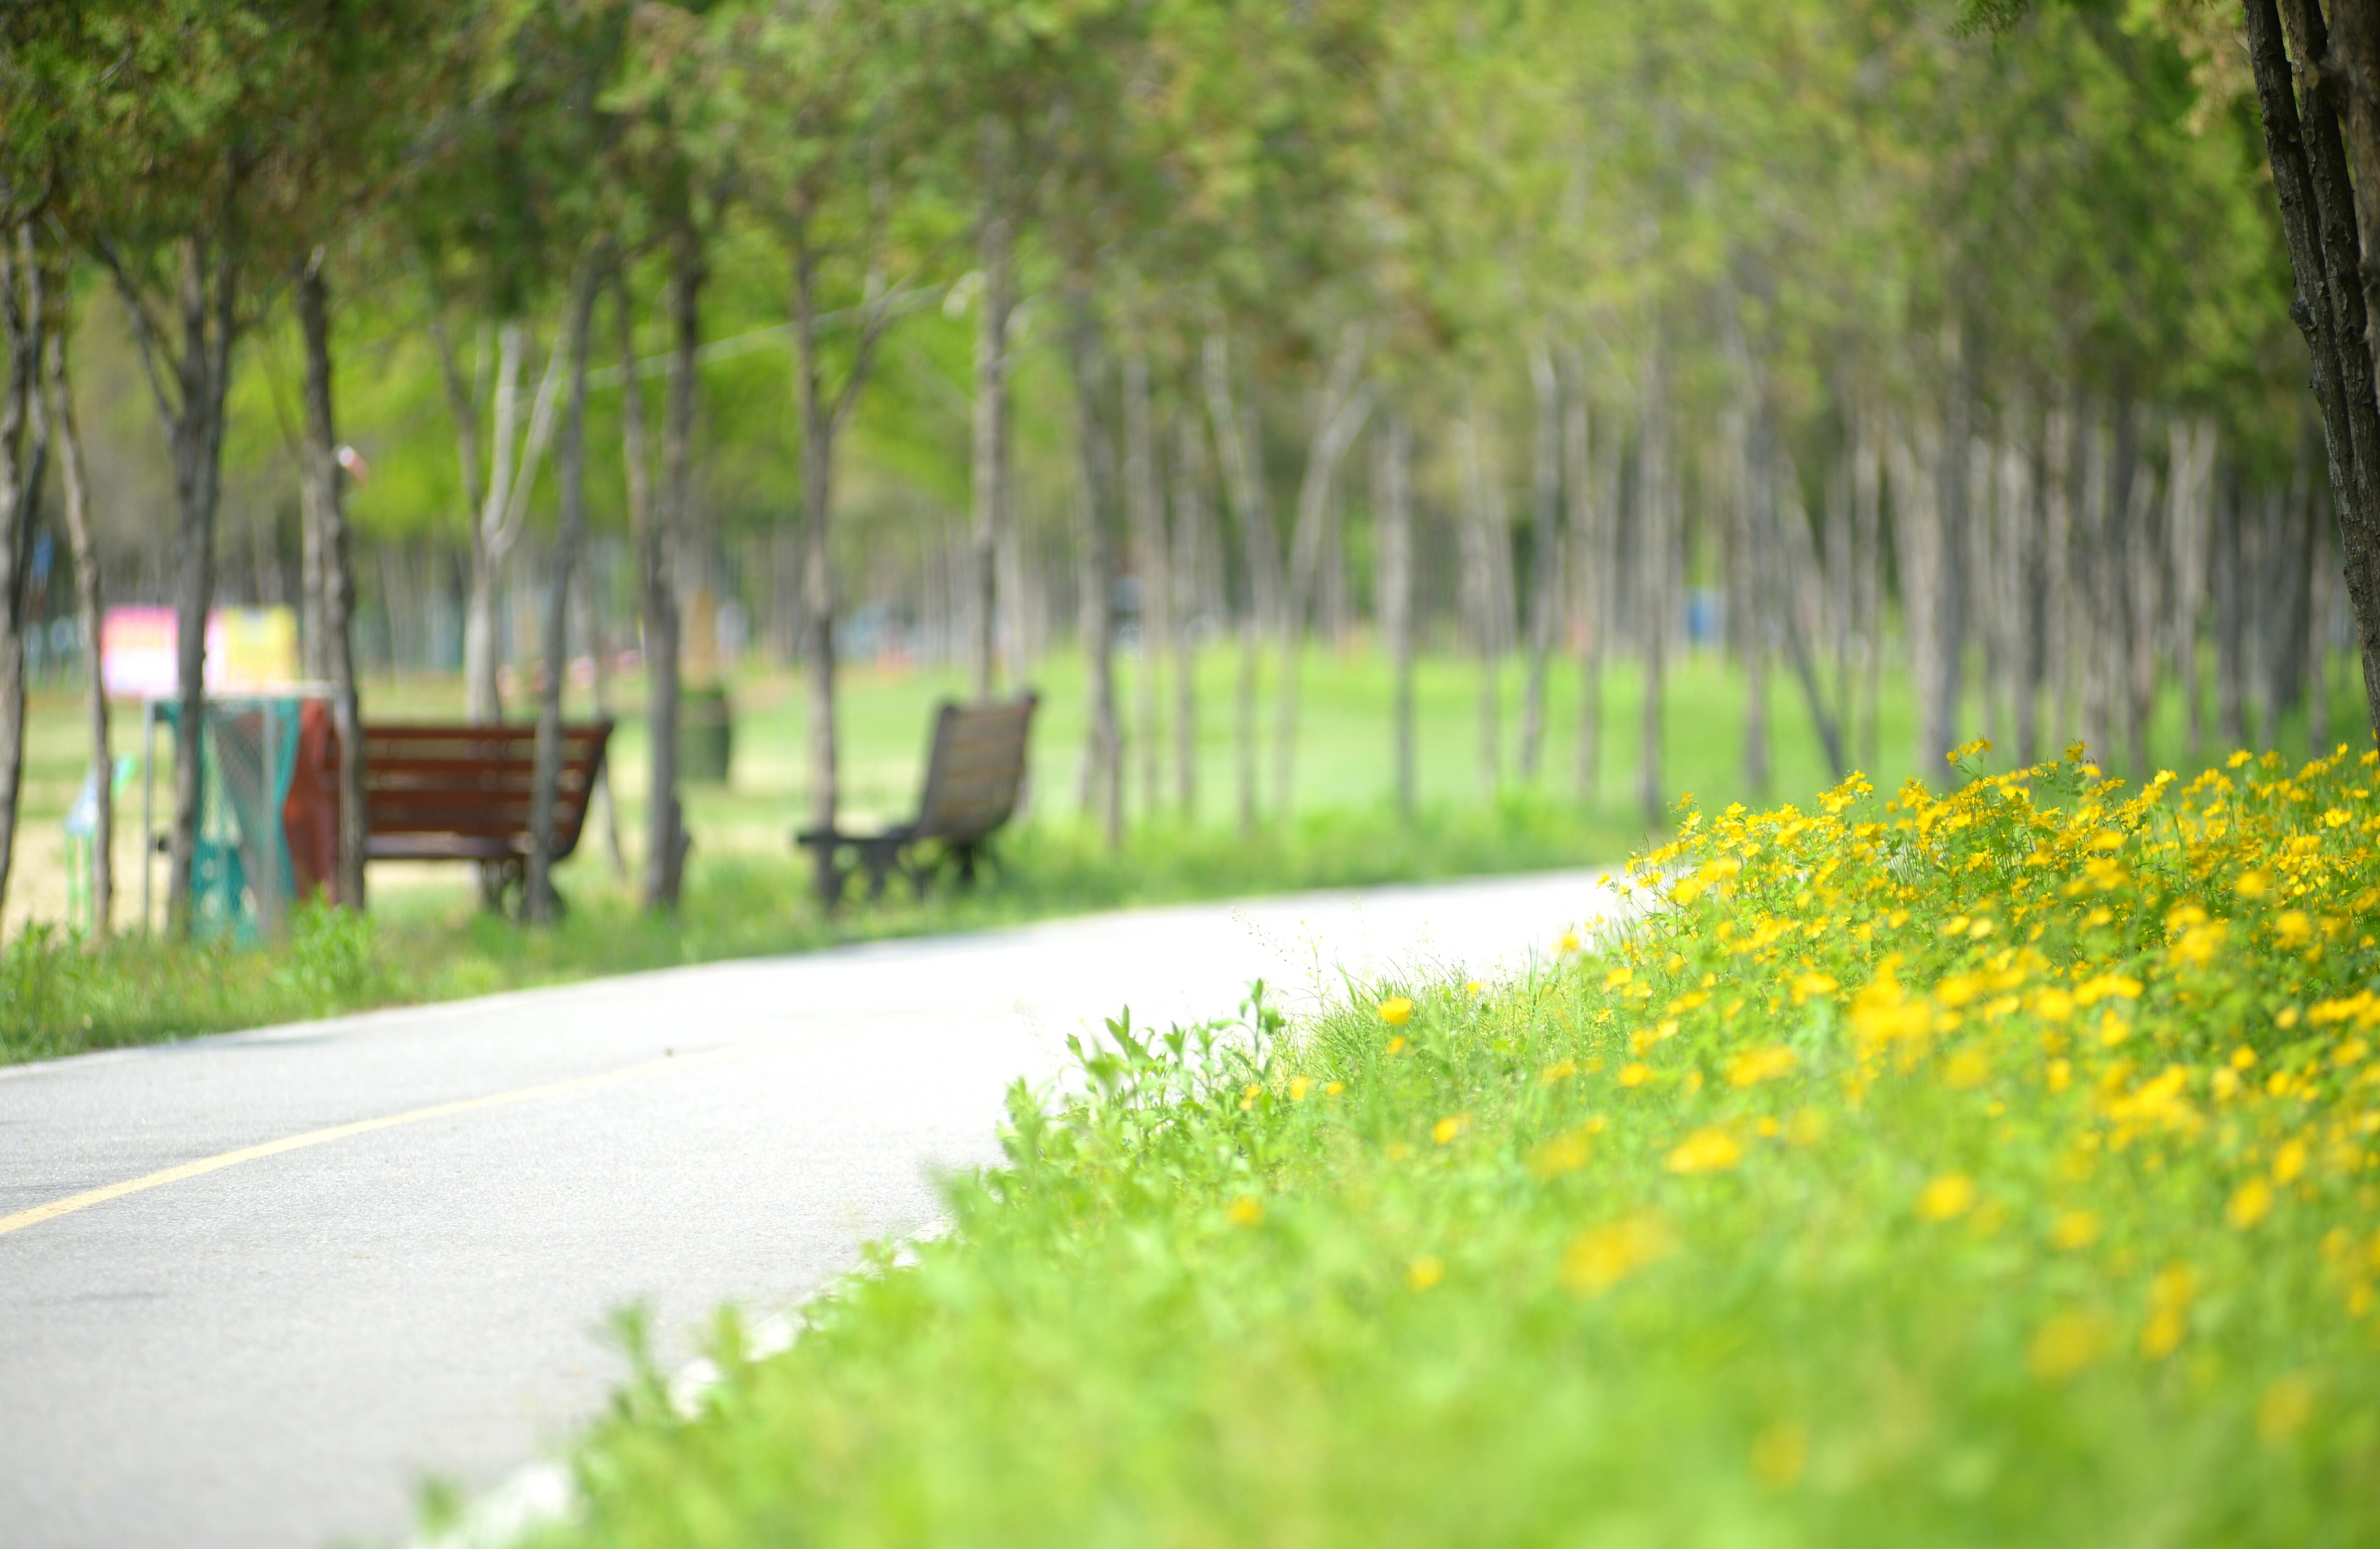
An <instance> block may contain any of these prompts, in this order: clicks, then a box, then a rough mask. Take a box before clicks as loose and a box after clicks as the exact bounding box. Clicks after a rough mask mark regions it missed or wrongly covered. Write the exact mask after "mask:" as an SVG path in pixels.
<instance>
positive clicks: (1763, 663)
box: [1716, 404, 1770, 803]
mask: <svg viewBox="0 0 2380 1549" xmlns="http://www.w3.org/2000/svg"><path fill="white" fill-rule="evenodd" d="M1751 437H1752V425H1751V416H1750V414H1749V413H1748V412H1747V411H1746V410H1745V409H1744V408H1743V405H1741V404H1734V405H1730V406H1729V407H1728V408H1727V409H1725V410H1723V411H1722V412H1721V414H1720V416H1719V445H1718V462H1719V466H1718V469H1717V470H1716V471H1717V472H1718V485H1719V488H1720V490H1721V491H1722V492H1723V494H1722V498H1723V499H1724V500H1725V502H1726V506H1727V538H1726V546H1725V551H1724V555H1723V560H1724V564H1723V569H1724V573H1725V575H1726V578H1727V602H1728V615H1729V616H1728V620H1727V630H1728V633H1729V635H1730V636H1731V637H1732V638H1733V644H1734V646H1735V652H1736V655H1737V658H1738V659H1739V660H1740V661H1741V662H1742V663H1743V784H1744V788H1745V789H1746V790H1747V791H1749V792H1751V794H1752V795H1753V796H1754V797H1755V798H1756V799H1759V800H1761V801H1762V802H1764V803H1765V802H1766V801H1767V797H1768V789H1769V780H1770V769H1769V757H1768V634H1769V621H1768V610H1769V586H1768V581H1769V579H1770V578H1769V573H1768V563H1767V556H1766V555H1765V554H1764V553H1763V551H1764V550H1765V549H1766V547H1767V544H1766V543H1764V542H1763V541H1762V540H1763V537H1764V534H1763V532H1762V530H1761V526H1760V524H1759V521H1758V518H1756V517H1755V514H1754V511H1753V505H1754V502H1755V500H1756V499H1757V498H1758V492H1757V490H1756V488H1755V485H1756V483H1757V482H1758V474H1757V472H1756V470H1755V468H1754V457H1753V453H1752V446H1751Z"/></svg>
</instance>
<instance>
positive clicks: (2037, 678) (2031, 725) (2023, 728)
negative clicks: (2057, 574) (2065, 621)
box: [2016, 412, 2057, 769]
mask: <svg viewBox="0 0 2380 1549" xmlns="http://www.w3.org/2000/svg"><path fill="white" fill-rule="evenodd" d="M2021 427H2022V428H2021V430H2020V432H2019V433H2020V436H2021V437H2022V439H2021V441H2020V444H2019V445H2018V447H2017V455H2018V456H2019V457H2022V459H2023V463H2024V481H2025V499H2024V504H2023V508H2022V510H2021V511H2020V512H2019V513H2018V516H2017V519H2018V521H2019V522H2020V524H2021V525H2020V527H2019V530H2018V531H2019V533H2020V538H2019V544H2020V551H2019V555H2018V559H2017V582H2016V584H2017V620H2016V625H2017V639H2018V656H2017V669H2016V706H2017V723H2016V762H2017V764H2018V767H2020V768H2023V769H2030V768H2032V767H2033V766H2034V764H2035V763H2037V762H2040V759H2041V708H2042V706H2041V701H2042V689H2043V687H2044V685H2045V683H2046V681H2047V677H2048V673H2049V664H2050V663H2051V662H2052V661H2053V660H2054V658H2053V657H2052V655H2051V654H2050V650H2051V642H2052V640H2053V638H2054V635H2055V632H2056V629H2057V625H2056V623H2055V621H2054V618H2053V615H2052V602H2051V592H2050V584H2051V583H2050V580H2049V575H2048V570H2049V566H2050V564H2051V563H2053V561H2052V560H2051V559H2050V558H2049V557H2048V556H2049V555H2050V552H2051V551H2050V548H2049V488H2048V468H2047V464H2046V459H2045V457H2043V450H2044V448H2043V445H2042V436H2041V433H2040V426H2039V423H2038V421H2035V420H2034V417H2033V416H2032V415H2031V414H2030V413H2029V412H2028V413H2027V414H2026V415H2025V416H2023V418H2022V421H2021Z"/></svg>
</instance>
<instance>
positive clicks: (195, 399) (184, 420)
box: [116, 192, 239, 936]
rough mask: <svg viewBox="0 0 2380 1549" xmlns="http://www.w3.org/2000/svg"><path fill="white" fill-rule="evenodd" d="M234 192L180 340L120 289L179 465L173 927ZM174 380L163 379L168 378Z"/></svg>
mask: <svg viewBox="0 0 2380 1549" xmlns="http://www.w3.org/2000/svg"><path fill="white" fill-rule="evenodd" d="M236 208H237V192H234V193H233V194H231V195H229V196H227V197H226V198H225V201H224V205H223V207H222V208H221V210H220V211H219V213H218V225H217V229H216V230H215V231H214V232H212V234H209V235H205V236H200V235H193V236H190V237H187V238H183V240H182V242H181V254H180V266H179V274H178V282H179V283H178V285H177V286H176V294H175V297H174V311H175V313H176V322H177V323H179V329H180V335H181V336H180V338H179V339H178V341H176V342H175V343H172V344H168V343H166V342H165V341H164V340H161V339H158V338H155V337H153V336H152V335H151V333H150V330H149V323H148V319H149V312H148V310H147V308H146V306H145V305H144V304H143V303H142V301H141V299H140V296H139V295H138V293H137V291H136V290H135V288H134V287H133V285H132V283H131V281H130V280H129V278H128V276H127V275H125V274H122V273H121V272H119V273H118V274H117V275H116V284H117V287H118V288H119V289H120V290H121V291H123V292H124V295H125V299H126V302H127V311H128V312H129V313H130V314H131V317H132V325H133V338H134V341H135V343H137V344H138V345H139V346H140V354H141V360H142V364H143V367H144V368H145V370H146V372H147V373H148V375H149V377H150V380H151V383H152V386H153V387H154V388H155V396H156V398H157V402H158V409H159V411H160V414H161V416H162V418H163V419H164V428H165V438H166V443H167V445H168V447H169V449H170V452H171V456H172V460H173V465H174V494H175V504H176V507H177V510H178V518H177V520H176V533H175V555H174V569H175V580H174V594H175V597H174V602H175V628H176V637H175V658H176V659H175V677H176V724H175V738H174V826H173V836H172V838H171V840H170V841H169V848H168V852H167V860H166V865H167V868H168V871H167V876H166V885H165V913H166V920H167V925H168V929H169V930H170V931H171V932H172V933H174V934H175V935H176V936H183V935H187V934H188V932H189V926H190V869H191V865H192V862H193V861H194V860H196V858H197V855H198V843H199V821H200V798H201V795H202V792H201V789H200V746H201V743H202V741H203V738H204V735H205V715H206V651H207V645H206V630H207V611H208V609H209V607H210V605H211V604H212V602H213V600H214V580H215V573H214V566H215V553H214V547H215V544H214V540H215V509H216V505H217V502H218V500H219V499H220V496H221V494H222V489H223V438H224V398H225V394H226V393H227V392H228V390H229V388H230V384H231V358H232V348H233V344H234V342H235V340H236V338H237V333H238V311H237V307H238V299H239V265H238V262H237V258H236V257H235V256H234V255H236V254H237V252H238V250H239V233H238V232H237V229H236V223H235V221H234V219H233V214H232V212H233V211H234V210H235V209H236ZM169 374H170V379H171V382H172V385H171V387H170V389H169V388H168V387H166V386H165V385H164V384H165V382H166V380H167V378H168V375H169Z"/></svg>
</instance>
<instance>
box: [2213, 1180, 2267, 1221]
mask: <svg viewBox="0 0 2380 1549" xmlns="http://www.w3.org/2000/svg"><path fill="white" fill-rule="evenodd" d="M2272 1213H2273V1186H2272V1185H2271V1184H2269V1183H2266V1182H2265V1180H2264V1179H2263V1178H2260V1177H2252V1178H2250V1179H2249V1180H2248V1181H2247V1182H2245V1183H2243V1184H2241V1185H2240V1187H2239V1188H2238V1189H2234V1190H2233V1191H2232V1194H2231V1202H2230V1203H2229V1204H2228V1205H2225V1206H2224V1207H2223V1219H2225V1220H2226V1221H2228V1222H2230V1223H2231V1225H2232V1226H2236V1227H2238V1228H2239V1229H2240V1231H2243V1232H2244V1231H2247V1230H2248V1229H2250V1228H2251V1227H2253V1226H2255V1225H2256V1224H2257V1223H2258V1222H2260V1221H2262V1220H2264V1218H2265V1216H2267V1215H2270V1214H2272Z"/></svg>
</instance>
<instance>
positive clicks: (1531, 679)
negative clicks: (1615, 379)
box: [1521, 338, 1563, 783]
mask: <svg viewBox="0 0 2380 1549" xmlns="http://www.w3.org/2000/svg"><path fill="white" fill-rule="evenodd" d="M1529 384H1530V387H1531V389H1532V391H1533V393H1534V395H1535V396H1536V410H1537V414H1536V440H1535V444H1534V446H1533V452H1534V454H1535V455H1534V456H1533V457H1532V458H1531V473H1532V478H1531V482H1530V492H1529V493H1530V496H1531V503H1532V504H1531V512H1532V515H1533V516H1534V518H1535V527H1534V528H1533V530H1532V531H1533V534H1534V540H1535V541H1534V543H1533V544H1532V547H1533V548H1534V550H1535V554H1534V555H1533V557H1534V560H1535V565H1534V567H1533V568H1534V571H1535V574H1534V575H1533V576H1532V578H1531V579H1532V581H1533V583H1534V584H1533V585H1532V586H1531V588H1530V591H1531V592H1532V594H1533V595H1532V597H1531V601H1530V604H1529V668H1528V676H1527V678H1526V680H1525V682H1524V686H1523V688H1522V690H1521V778H1522V780H1523V781H1524V782H1529V783H1534V782H1535V781H1536V777H1537V761H1538V757H1539V754H1540V753H1541V752H1542V750H1543V749H1544V746H1545V738H1546V666H1547V663H1548V660H1549V659H1550V658H1551V657H1552V655H1553V649H1554V636H1555V635H1556V634H1557V633H1558V632H1559V631H1560V628H1561V600H1562V559H1563V555H1562V533H1561V441H1562V420H1561V384H1560V379H1559V378H1557V377H1556V375H1555V374H1554V361H1553V355H1552V353H1551V352H1550V351H1549V350H1548V349H1547V348H1546V343H1545V341H1544V340H1543V339H1542V338H1532V339H1531V340H1530V343H1529Z"/></svg>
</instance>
